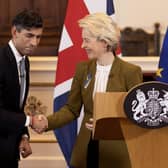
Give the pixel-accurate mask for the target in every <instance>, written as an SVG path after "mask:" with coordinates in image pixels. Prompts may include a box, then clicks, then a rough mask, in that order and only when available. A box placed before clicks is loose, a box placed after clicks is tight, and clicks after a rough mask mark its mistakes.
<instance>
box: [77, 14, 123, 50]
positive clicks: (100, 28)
mask: <svg viewBox="0 0 168 168" xmlns="http://www.w3.org/2000/svg"><path fill="white" fill-rule="evenodd" d="M78 23H79V26H80V27H81V28H86V29H88V30H89V31H90V33H91V34H92V35H93V36H94V37H96V38H97V39H98V40H102V41H105V42H106V43H107V45H108V49H109V50H111V51H115V50H116V48H117V46H118V43H119V40H120V30H119V28H118V26H117V24H116V23H115V22H114V21H113V20H112V18H111V17H110V16H108V15H106V14H104V13H94V14H89V15H87V16H85V17H84V18H82V19H80V20H79V21H78Z"/></svg>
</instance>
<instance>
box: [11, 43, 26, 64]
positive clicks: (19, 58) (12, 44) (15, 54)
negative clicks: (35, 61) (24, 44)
mask: <svg viewBox="0 0 168 168" xmlns="http://www.w3.org/2000/svg"><path fill="white" fill-rule="evenodd" d="M8 44H9V46H10V48H11V50H12V52H13V54H14V56H15V59H16V62H17V64H19V62H20V61H21V59H22V58H25V55H24V56H21V54H20V53H19V52H18V50H17V49H16V47H15V45H14V43H13V41H12V40H10V41H9V43H8Z"/></svg>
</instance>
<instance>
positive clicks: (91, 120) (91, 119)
mask: <svg viewBox="0 0 168 168" xmlns="http://www.w3.org/2000/svg"><path fill="white" fill-rule="evenodd" d="M85 126H86V128H87V129H89V130H90V131H92V130H93V118H90V119H89V122H87V123H85Z"/></svg>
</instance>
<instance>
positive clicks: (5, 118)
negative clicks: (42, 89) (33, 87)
mask: <svg viewBox="0 0 168 168" xmlns="http://www.w3.org/2000/svg"><path fill="white" fill-rule="evenodd" d="M26 77H27V79H26V81H27V82H26V92H25V100H24V103H23V106H22V108H21V109H20V107H19V101H20V84H19V76H18V69H17V63H16V59H15V57H14V55H13V53H12V50H11V48H10V47H9V45H7V46H5V47H3V48H1V49H0V160H1V159H3V160H4V159H5V160H16V159H19V143H20V140H21V136H22V135H23V134H25V133H26V134H28V130H27V128H26V127H24V125H25V122H26V116H25V114H24V112H23V109H24V104H25V101H26V97H27V93H28V87H29V61H28V58H26Z"/></svg>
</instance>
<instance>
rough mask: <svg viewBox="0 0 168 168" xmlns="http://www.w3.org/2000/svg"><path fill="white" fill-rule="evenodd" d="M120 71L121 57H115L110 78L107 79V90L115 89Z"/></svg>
mask: <svg viewBox="0 0 168 168" xmlns="http://www.w3.org/2000/svg"><path fill="white" fill-rule="evenodd" d="M119 71H120V61H119V58H117V57H116V58H115V59H114V62H113V64H112V67H111V70H110V73H109V78H108V81H107V88H106V91H107V92H109V91H115V89H116V88H115V83H116V81H118V80H117V78H118V77H119Z"/></svg>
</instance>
